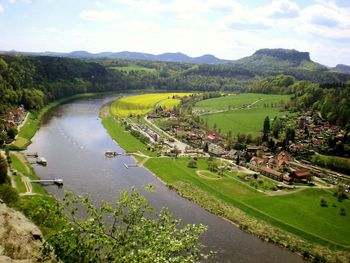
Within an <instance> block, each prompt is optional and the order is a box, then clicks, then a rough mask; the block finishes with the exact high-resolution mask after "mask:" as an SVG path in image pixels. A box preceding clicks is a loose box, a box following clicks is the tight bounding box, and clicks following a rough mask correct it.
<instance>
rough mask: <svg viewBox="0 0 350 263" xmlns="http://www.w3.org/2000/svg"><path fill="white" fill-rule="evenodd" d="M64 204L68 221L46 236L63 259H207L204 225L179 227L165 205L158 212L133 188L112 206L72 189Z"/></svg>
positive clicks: (47, 245)
mask: <svg viewBox="0 0 350 263" xmlns="http://www.w3.org/2000/svg"><path fill="white" fill-rule="evenodd" d="M62 205H63V207H62V209H64V210H65V211H67V214H68V217H69V222H70V223H68V224H67V225H66V226H65V227H64V228H63V229H62V230H61V231H59V232H57V233H55V234H53V235H52V236H50V237H49V238H48V240H47V243H46V249H45V251H44V252H45V253H46V254H48V253H50V251H51V250H53V251H54V252H55V254H56V256H57V257H58V258H59V259H60V260H62V261H64V262H77V263H78V262H198V261H200V260H201V259H203V258H206V257H207V255H203V254H201V250H202V248H203V246H202V245H201V244H200V243H198V238H199V237H200V235H201V234H202V233H203V232H204V231H205V229H206V228H205V227H204V226H203V225H200V226H196V225H186V226H184V227H182V228H181V227H180V221H179V220H175V219H173V218H172V216H171V214H170V213H169V212H168V211H167V210H165V209H162V210H161V211H160V212H155V211H154V210H153V208H152V207H151V206H150V205H149V204H148V202H147V200H146V199H145V197H143V196H141V195H140V194H139V193H138V192H137V191H136V190H135V189H132V190H131V192H130V193H128V192H127V191H122V192H121V194H120V199H119V200H118V201H117V202H116V203H115V204H114V205H112V204H110V203H107V202H103V203H102V204H101V205H100V206H99V207H95V206H94V204H93V203H92V201H91V200H90V199H89V198H88V197H87V196H85V197H77V196H75V195H73V194H71V193H69V194H67V195H66V196H65V198H64V200H63V204H62ZM78 207H79V212H84V214H85V216H84V217H85V218H86V219H82V216H81V215H80V216H79V215H78ZM106 222H109V224H106Z"/></svg>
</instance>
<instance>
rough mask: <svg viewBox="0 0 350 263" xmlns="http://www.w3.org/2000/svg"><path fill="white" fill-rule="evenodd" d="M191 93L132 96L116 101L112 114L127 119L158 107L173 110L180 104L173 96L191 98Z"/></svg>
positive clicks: (113, 104)
mask: <svg viewBox="0 0 350 263" xmlns="http://www.w3.org/2000/svg"><path fill="white" fill-rule="evenodd" d="M190 94H191V93H154V94H144V95H136V96H130V97H126V98H121V99H118V100H116V101H114V102H113V103H112V105H111V113H112V114H113V115H115V116H120V117H126V116H129V115H144V114H146V113H148V112H150V111H152V110H153V109H154V108H155V107H156V106H158V105H159V106H165V107H169V108H173V107H174V106H176V105H178V104H179V103H180V100H179V99H173V98H172V97H173V96H179V97H183V96H189V95H190Z"/></svg>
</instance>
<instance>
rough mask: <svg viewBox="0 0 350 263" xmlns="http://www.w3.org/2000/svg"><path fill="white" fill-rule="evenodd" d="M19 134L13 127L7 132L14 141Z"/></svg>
mask: <svg viewBox="0 0 350 263" xmlns="http://www.w3.org/2000/svg"><path fill="white" fill-rule="evenodd" d="M17 133H18V131H17V128H16V127H11V128H9V129H8V130H7V136H8V137H9V138H10V139H12V140H13V139H14V138H15V137H16V135H17Z"/></svg>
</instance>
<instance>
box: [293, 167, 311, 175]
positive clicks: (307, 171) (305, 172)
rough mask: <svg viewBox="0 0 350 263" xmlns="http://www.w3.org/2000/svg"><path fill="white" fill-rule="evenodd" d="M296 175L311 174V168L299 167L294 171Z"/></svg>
mask: <svg viewBox="0 0 350 263" xmlns="http://www.w3.org/2000/svg"><path fill="white" fill-rule="evenodd" d="M294 175H295V176H296V177H306V176H308V175H310V170H309V169H306V168H303V169H299V170H296V171H295V172H294Z"/></svg>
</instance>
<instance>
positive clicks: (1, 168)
mask: <svg viewBox="0 0 350 263" xmlns="http://www.w3.org/2000/svg"><path fill="white" fill-rule="evenodd" d="M6 178H7V161H6V158H5V157H4V156H3V155H2V154H1V153H0V184H3V183H5V182H6Z"/></svg>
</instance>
